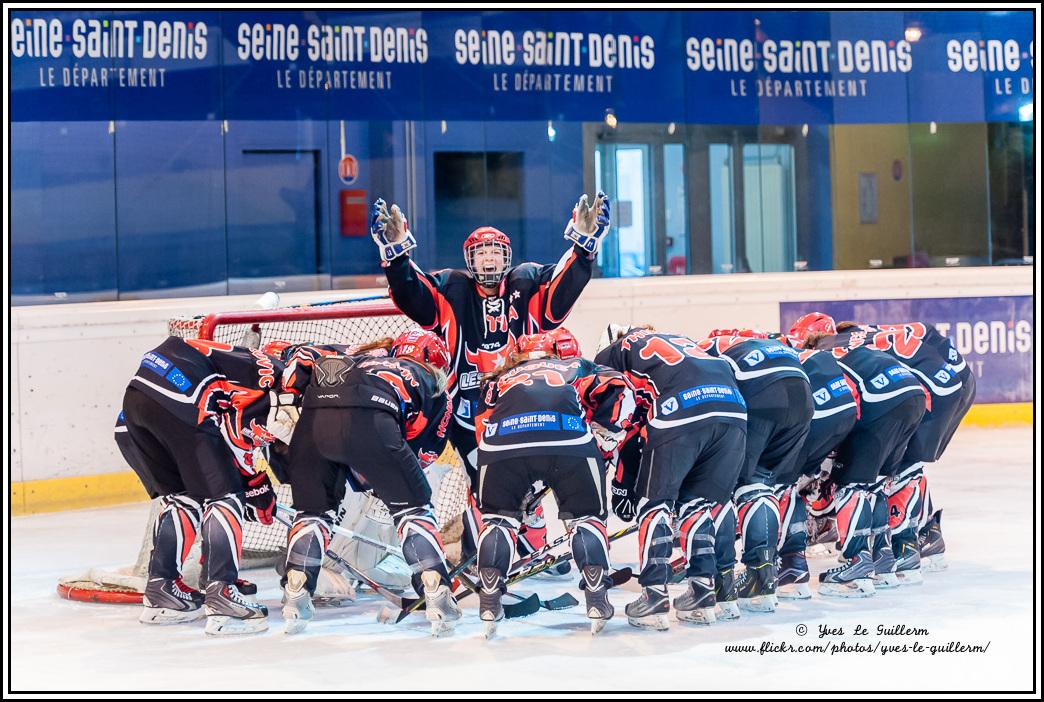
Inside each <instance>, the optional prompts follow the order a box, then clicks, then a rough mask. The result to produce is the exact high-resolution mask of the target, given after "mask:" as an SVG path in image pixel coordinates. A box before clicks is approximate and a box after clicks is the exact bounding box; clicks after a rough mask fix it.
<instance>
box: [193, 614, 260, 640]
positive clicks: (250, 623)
mask: <svg viewBox="0 0 1044 702" xmlns="http://www.w3.org/2000/svg"><path fill="white" fill-rule="evenodd" d="M203 631H204V633H205V634H207V635H208V636H242V635H244V634H259V633H261V632H262V631H268V617H255V618H254V619H238V618H237V617H227V616H224V615H220V614H211V615H209V616H208V617H207V626H206V629H204V630H203Z"/></svg>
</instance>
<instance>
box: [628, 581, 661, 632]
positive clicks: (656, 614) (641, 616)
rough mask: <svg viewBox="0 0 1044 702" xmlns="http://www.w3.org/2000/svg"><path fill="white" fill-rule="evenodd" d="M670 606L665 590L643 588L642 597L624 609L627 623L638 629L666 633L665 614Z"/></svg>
mask: <svg viewBox="0 0 1044 702" xmlns="http://www.w3.org/2000/svg"><path fill="white" fill-rule="evenodd" d="M670 608H671V604H670V601H669V600H668V599H667V588H666V587H665V586H663V587H643V588H642V596H641V597H639V598H638V599H637V600H635V601H634V602H631V603H630V604H628V605H627V606H626V607H624V612H625V613H626V614H627V623H628V624H630V625H631V626H636V627H638V628H639V629H655V630H657V631H667V626H668V624H667V612H668V611H670Z"/></svg>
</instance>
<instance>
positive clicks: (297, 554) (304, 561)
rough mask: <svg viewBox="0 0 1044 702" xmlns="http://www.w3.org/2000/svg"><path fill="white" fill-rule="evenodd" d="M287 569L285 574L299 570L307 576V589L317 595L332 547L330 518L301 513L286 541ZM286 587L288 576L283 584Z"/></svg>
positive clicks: (284, 578)
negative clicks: (321, 572) (324, 563)
mask: <svg viewBox="0 0 1044 702" xmlns="http://www.w3.org/2000/svg"><path fill="white" fill-rule="evenodd" d="M286 544H287V545H286V568H285V569H284V573H287V572H289V571H291V570H299V571H301V572H302V573H304V574H305V589H306V590H308V594H309V595H314V594H315V586H316V583H317V582H318V580H319V569H320V568H321V567H322V565H323V557H324V556H325V555H326V549H327V548H329V547H330V525H329V518H328V517H327V518H324V517H316V516H314V515H310V514H304V513H303V512H299V513H298V514H297V518H296V519H294V524H293V526H291V527H290V533H289V534H288V535H287V539H286ZM281 584H282V585H283V586H284V587H286V575H283V580H282V583H281Z"/></svg>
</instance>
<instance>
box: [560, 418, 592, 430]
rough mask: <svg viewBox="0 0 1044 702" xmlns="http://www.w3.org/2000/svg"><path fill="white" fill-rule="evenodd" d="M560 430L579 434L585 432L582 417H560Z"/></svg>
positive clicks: (585, 428)
mask: <svg viewBox="0 0 1044 702" xmlns="http://www.w3.org/2000/svg"><path fill="white" fill-rule="evenodd" d="M562 428H563V429H565V430H566V431H578V432H580V433H583V432H585V431H587V427H586V426H584V420H583V417H573V416H572V415H568V414H563V415H562Z"/></svg>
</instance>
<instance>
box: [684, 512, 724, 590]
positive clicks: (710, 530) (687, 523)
mask: <svg viewBox="0 0 1044 702" xmlns="http://www.w3.org/2000/svg"><path fill="white" fill-rule="evenodd" d="M719 506H720V505H717V504H716V503H714V502H709V501H707V500H705V499H703V498H702V497H701V498H696V499H695V500H691V501H689V502H686V503H685V504H683V505H682V506H681V507H680V508H679V509H678V522H679V525H678V531H679V544H678V545H679V546H680V547H681V550H682V556H683V557H684V558H685V563H686V572H685V575H686V576H687V577H690V578H691V577H696V576H699V577H704V578H713V577H714V576H715V574H716V573H717V570H716V569H715V560H714V519H713V517H712V515H713V511H714V509H715V508H716V507H719Z"/></svg>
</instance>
